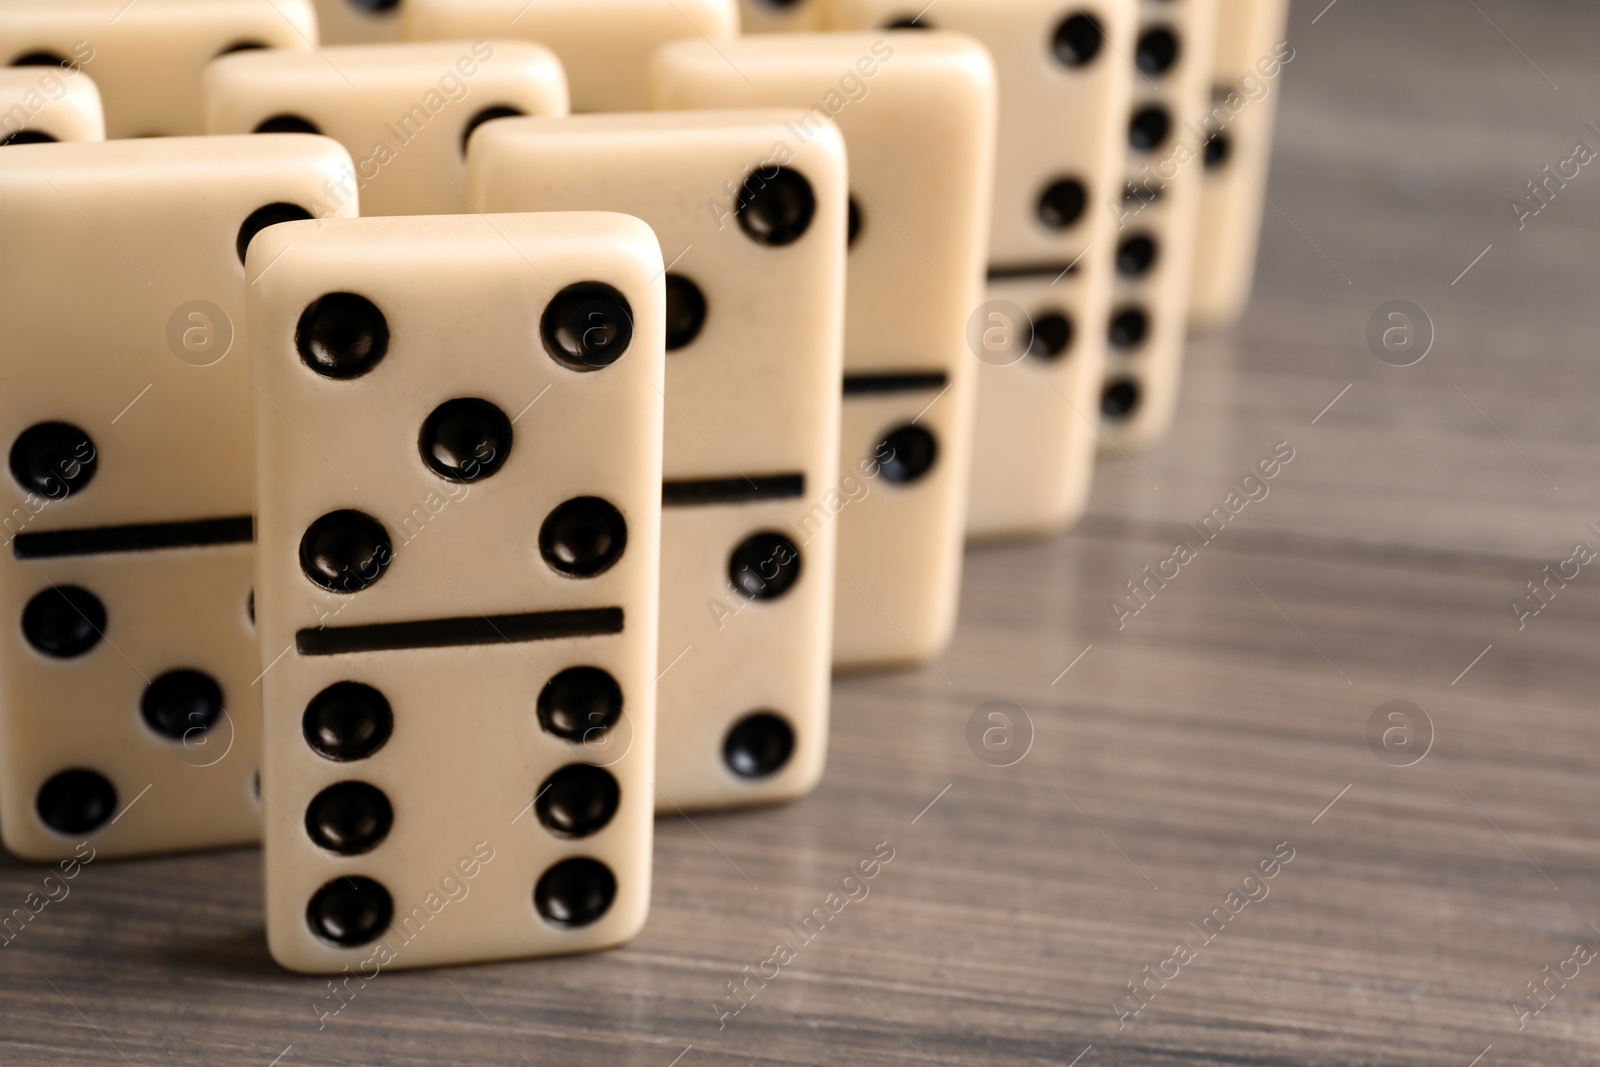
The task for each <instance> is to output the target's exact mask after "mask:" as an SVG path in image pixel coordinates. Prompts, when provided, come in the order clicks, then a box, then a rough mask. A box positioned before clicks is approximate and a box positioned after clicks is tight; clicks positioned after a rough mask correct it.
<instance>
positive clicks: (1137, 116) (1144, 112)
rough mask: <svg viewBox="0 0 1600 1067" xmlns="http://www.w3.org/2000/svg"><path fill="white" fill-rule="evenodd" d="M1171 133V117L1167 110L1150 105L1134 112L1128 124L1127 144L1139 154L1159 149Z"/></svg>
mask: <svg viewBox="0 0 1600 1067" xmlns="http://www.w3.org/2000/svg"><path fill="white" fill-rule="evenodd" d="M1171 132H1172V116H1171V115H1169V114H1167V109H1166V108H1164V107H1161V106H1159V105H1154V104H1152V105H1151V106H1150V107H1145V108H1140V109H1139V110H1138V111H1136V112H1134V115H1133V118H1132V119H1131V120H1130V121H1129V122H1128V143H1129V144H1130V145H1132V146H1133V147H1134V148H1136V149H1138V150H1139V151H1141V152H1149V151H1151V150H1153V149H1155V148H1159V147H1160V146H1161V145H1162V143H1163V142H1165V141H1166V139H1167V134H1169V133H1171Z"/></svg>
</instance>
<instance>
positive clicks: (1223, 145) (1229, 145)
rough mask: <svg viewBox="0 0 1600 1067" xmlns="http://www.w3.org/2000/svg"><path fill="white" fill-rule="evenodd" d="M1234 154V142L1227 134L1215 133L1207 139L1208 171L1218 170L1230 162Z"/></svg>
mask: <svg viewBox="0 0 1600 1067" xmlns="http://www.w3.org/2000/svg"><path fill="white" fill-rule="evenodd" d="M1232 154H1233V142H1232V141H1230V140H1229V139H1228V135H1227V134H1225V133H1214V134H1212V135H1211V136H1210V137H1208V138H1206V170H1216V169H1217V168H1218V167H1220V166H1222V165H1223V164H1225V163H1227V162H1228V157H1229V156H1230V155H1232Z"/></svg>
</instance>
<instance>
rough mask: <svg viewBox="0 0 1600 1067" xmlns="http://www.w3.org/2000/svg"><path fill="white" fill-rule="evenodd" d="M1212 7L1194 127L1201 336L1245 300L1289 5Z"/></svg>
mask: <svg viewBox="0 0 1600 1067" xmlns="http://www.w3.org/2000/svg"><path fill="white" fill-rule="evenodd" d="M1218 3H1219V5H1220V15H1219V20H1218V28H1217V43H1216V63H1215V71H1214V73H1213V75H1212V79H1211V80H1212V89H1211V110H1210V112H1209V113H1207V114H1206V115H1205V117H1204V118H1203V120H1202V122H1201V125H1202V127H1203V128H1204V129H1206V130H1207V131H1208V132H1210V134H1211V138H1210V140H1209V142H1208V144H1207V152H1206V157H1205V164H1206V172H1205V187H1204V192H1202V193H1201V199H1200V230H1199V235H1198V237H1197V239H1196V241H1195V247H1194V252H1195V255H1194V280H1193V284H1192V293H1191V295H1190V303H1189V322H1190V324H1191V325H1192V326H1194V327H1196V328H1197V329H1202V330H1214V329H1220V328H1221V327H1224V326H1227V325H1229V324H1230V323H1233V322H1236V321H1237V320H1238V318H1239V316H1240V315H1243V314H1244V308H1245V304H1246V303H1247V302H1248V301H1249V299H1250V283H1251V281H1252V279H1253V278H1254V276H1255V270H1256V247H1257V245H1258V244H1259V243H1260V241H1261V213H1262V212H1263V211H1264V210H1265V209H1266V201H1265V200H1264V199H1263V198H1262V197H1263V194H1265V192H1266V188H1267V161H1268V157H1269V156H1270V155H1271V154H1272V121H1273V117H1274V116H1275V115H1276V114H1277V110H1278V93H1279V91H1280V88H1281V85H1282V82H1281V76H1282V73H1283V66H1284V63H1285V62H1287V61H1291V60H1292V59H1293V58H1294V49H1293V48H1291V47H1289V45H1288V42H1287V40H1286V38H1285V36H1284V30H1285V27H1286V26H1287V25H1288V21H1289V2H1288V0H1218ZM1252 186H1254V188H1251V187H1252Z"/></svg>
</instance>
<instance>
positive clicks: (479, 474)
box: [417, 397, 511, 482]
mask: <svg viewBox="0 0 1600 1067" xmlns="http://www.w3.org/2000/svg"><path fill="white" fill-rule="evenodd" d="M417 449H418V451H420V452H421V453H422V461H423V462H424V463H426V464H427V465H428V467H429V469H430V470H432V471H433V472H434V473H435V474H437V475H438V476H439V477H441V478H445V479H447V480H449V481H452V482H472V481H477V480H478V479H480V478H487V477H489V476H490V475H492V474H494V473H496V472H497V471H499V470H500V468H501V467H503V466H505V462H506V459H507V458H508V457H509V456H510V455H511V420H510V419H508V418H507V417H506V413H505V412H503V411H501V410H500V409H499V408H498V407H496V406H495V405H493V404H491V403H489V401H487V400H478V399H475V398H472V397H462V398H459V399H456V400H447V401H445V402H444V403H443V404H440V405H439V406H438V407H436V408H434V409H433V414H431V415H429V416H428V418H427V420H426V421H425V422H423V424H422V433H421V434H420V435H419V436H418V438H417Z"/></svg>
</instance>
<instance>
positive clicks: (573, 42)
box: [402, 0, 739, 112]
mask: <svg viewBox="0 0 1600 1067" xmlns="http://www.w3.org/2000/svg"><path fill="white" fill-rule="evenodd" d="M735 2H736V0H537V2H536V3H533V4H529V3H527V0H405V6H404V7H403V9H402V18H403V21H404V25H405V35H406V37H408V38H410V39H411V40H440V39H455V38H462V37H465V38H470V39H477V38H484V37H487V38H491V39H494V38H522V39H525V40H530V41H537V42H539V43H540V44H543V45H546V46H548V47H549V48H550V49H551V50H553V51H554V52H555V54H556V55H558V56H560V57H561V63H562V65H563V66H565V67H566V70H567V81H568V84H569V85H570V87H571V92H572V110H573V111H575V112H587V111H638V110H640V109H642V108H643V107H645V96H646V74H647V71H648V69H649V64H650V57H651V56H652V55H654V54H655V51H656V49H657V48H659V47H661V46H662V45H664V44H667V43H669V42H671V41H678V40H695V41H727V40H730V39H732V38H733V37H735V36H736V35H737V34H738V32H739V12H738V9H737V7H736V6H735Z"/></svg>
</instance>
